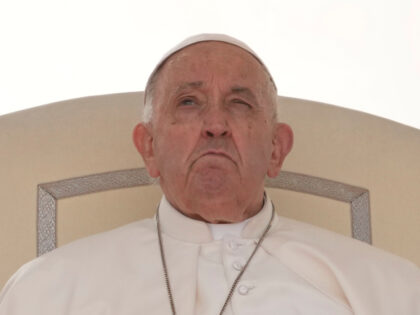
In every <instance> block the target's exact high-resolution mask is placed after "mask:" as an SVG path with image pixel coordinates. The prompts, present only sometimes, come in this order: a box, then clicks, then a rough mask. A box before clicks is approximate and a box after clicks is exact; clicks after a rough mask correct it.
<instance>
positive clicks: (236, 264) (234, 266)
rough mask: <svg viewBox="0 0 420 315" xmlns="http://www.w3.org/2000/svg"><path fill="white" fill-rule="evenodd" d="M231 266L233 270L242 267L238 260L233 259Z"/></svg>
mask: <svg viewBox="0 0 420 315" xmlns="http://www.w3.org/2000/svg"><path fill="white" fill-rule="evenodd" d="M232 267H233V269H235V270H238V271H241V270H242V268H243V267H244V266H243V265H242V264H241V263H240V262H239V261H235V262H234V263H233V264H232Z"/></svg>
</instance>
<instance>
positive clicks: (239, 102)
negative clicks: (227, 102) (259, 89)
mask: <svg viewBox="0 0 420 315" xmlns="http://www.w3.org/2000/svg"><path fill="white" fill-rule="evenodd" d="M232 103H235V104H240V105H244V106H246V107H248V108H252V106H251V104H249V103H247V102H245V101H243V100H240V99H234V100H232Z"/></svg>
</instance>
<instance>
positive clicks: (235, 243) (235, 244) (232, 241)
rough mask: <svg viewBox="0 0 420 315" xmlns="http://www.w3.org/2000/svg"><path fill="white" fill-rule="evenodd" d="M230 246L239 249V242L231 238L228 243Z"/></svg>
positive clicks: (232, 248) (233, 249) (231, 248)
mask: <svg viewBox="0 0 420 315" xmlns="http://www.w3.org/2000/svg"><path fill="white" fill-rule="evenodd" d="M228 247H229V249H230V250H232V251H235V250H237V249H238V243H237V242H235V241H234V240H230V241H229V243H228Z"/></svg>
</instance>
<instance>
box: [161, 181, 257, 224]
mask: <svg viewBox="0 0 420 315" xmlns="http://www.w3.org/2000/svg"><path fill="white" fill-rule="evenodd" d="M165 196H166V198H167V199H168V201H169V203H170V204H171V205H172V206H173V207H174V208H175V209H177V210H178V211H179V212H181V213H182V214H183V215H185V216H187V217H189V218H191V219H194V220H199V221H203V222H206V223H212V224H227V223H239V222H242V221H244V220H246V219H248V218H251V217H253V216H254V215H256V214H257V213H258V212H260V211H261V209H262V208H263V206H264V202H265V192H264V190H263V189H262V191H261V192H259V193H258V195H257V196H255V198H249V197H252V196H247V197H248V198H243V196H241V197H236V196H231V197H232V198H229V199H225V200H223V199H221V198H213V199H207V198H190V199H186V200H185V201H184V200H179V199H177V198H171V197H172V196H170V195H168V194H166V193H165Z"/></svg>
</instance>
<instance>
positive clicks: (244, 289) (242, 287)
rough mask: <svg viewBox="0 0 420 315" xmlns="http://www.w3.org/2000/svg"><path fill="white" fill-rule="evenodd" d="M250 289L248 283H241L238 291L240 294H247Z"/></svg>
mask: <svg viewBox="0 0 420 315" xmlns="http://www.w3.org/2000/svg"><path fill="white" fill-rule="evenodd" d="M250 289H251V288H250V287H247V286H246V285H244V284H241V285H240V286H239V287H238V293H239V294H240V295H247V294H248V292H249V290H250Z"/></svg>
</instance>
